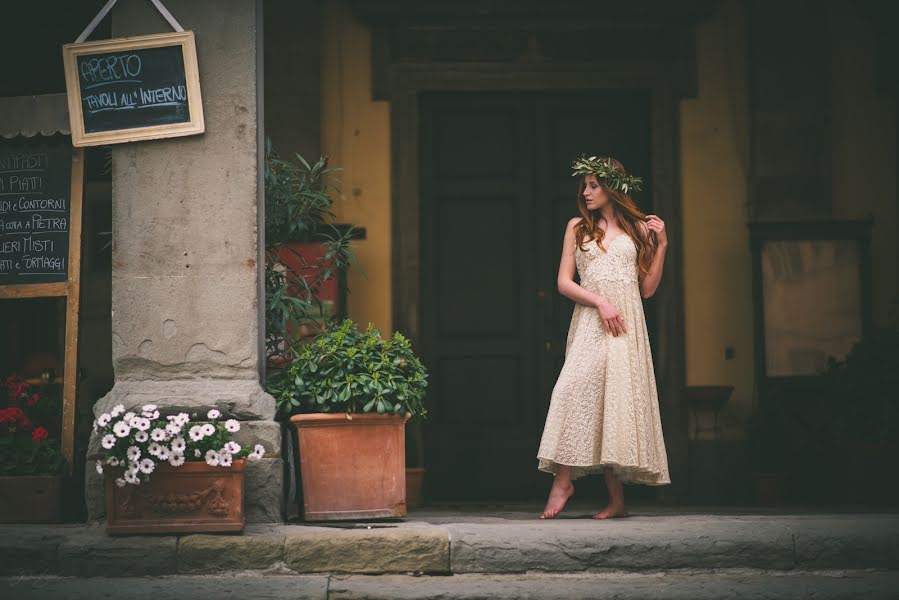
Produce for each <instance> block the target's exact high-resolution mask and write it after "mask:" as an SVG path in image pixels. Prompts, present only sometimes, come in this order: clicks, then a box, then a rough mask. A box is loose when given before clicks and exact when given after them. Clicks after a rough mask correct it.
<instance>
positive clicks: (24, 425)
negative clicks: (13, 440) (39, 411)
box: [19, 417, 34, 431]
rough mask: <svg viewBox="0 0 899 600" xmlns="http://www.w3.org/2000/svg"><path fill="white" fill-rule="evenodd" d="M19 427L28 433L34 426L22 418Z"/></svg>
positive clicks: (28, 420) (29, 420) (25, 418)
mask: <svg viewBox="0 0 899 600" xmlns="http://www.w3.org/2000/svg"><path fill="white" fill-rule="evenodd" d="M19 427H21V428H22V429H24V430H25V431H29V430H30V429H31V428H32V427H34V424H33V423H32V422H31V419H29V418H28V417H22V420H21V421H20V422H19Z"/></svg>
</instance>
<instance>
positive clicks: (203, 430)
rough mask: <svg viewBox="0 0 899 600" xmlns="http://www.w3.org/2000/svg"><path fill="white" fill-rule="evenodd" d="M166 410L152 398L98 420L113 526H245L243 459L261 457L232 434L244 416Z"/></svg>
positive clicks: (123, 529)
mask: <svg viewBox="0 0 899 600" xmlns="http://www.w3.org/2000/svg"><path fill="white" fill-rule="evenodd" d="M193 417H194V420H193V421H192V420H191V415H188V414H187V413H183V412H182V413H179V414H176V415H167V416H163V415H161V414H160V411H159V409H158V407H156V406H155V405H152V404H147V405H145V406H143V407H142V408H141V409H140V411H139V412H133V411H128V410H126V409H125V407H124V406H123V405H121V404H119V405H117V406H116V407H114V408H113V409H112V411H111V412H109V413H104V414H101V415H100V416H99V417H97V419H96V421H95V422H94V428H95V430H96V431H97V433H98V434H99V435H98V437H99V439H100V445H101V446H102V449H103V450H102V452H103V458H102V459H101V460H99V461H98V462H97V467H96V468H97V471H98V472H99V473H100V474H101V475H105V477H106V516H107V527H106V529H107V532H108V533H110V534H112V535H116V534H127V533H192V532H223V531H241V530H242V529H243V527H244V489H243V488H244V465H245V459H247V458H249V459H251V460H253V459H258V458H261V457H262V456H263V454H264V453H265V448H263V447H262V445H261V444H257V445H256V446H255V448H254V449H253V450H252V452H251V451H250V450H249V449H247V448H242V447H241V446H240V444H238V443H237V442H235V441H234V440H233V435H234V434H235V433H237V432H238V431H239V430H240V422H239V421H237V420H236V419H227V420H225V421H224V422H221V420H220V417H221V413H220V412H219V411H218V410H216V409H212V410H210V411H209V412H208V413H207V415H206V418H207V420H206V421H205V422H196V417H197V415H196V414H195V415H193Z"/></svg>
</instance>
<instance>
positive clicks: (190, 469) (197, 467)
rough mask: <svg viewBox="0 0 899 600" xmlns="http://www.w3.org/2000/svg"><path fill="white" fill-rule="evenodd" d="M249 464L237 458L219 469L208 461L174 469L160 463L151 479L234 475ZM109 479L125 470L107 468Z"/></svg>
mask: <svg viewBox="0 0 899 600" xmlns="http://www.w3.org/2000/svg"><path fill="white" fill-rule="evenodd" d="M246 464H247V459H246V458H237V459H235V460H234V461H233V462H232V463H231V466H230V467H219V466H215V467H212V466H209V465H207V464H206V461H203V460H192V461H188V462H185V463H184V464H183V465H181V466H180V467H173V466H172V465H170V464H169V463H160V464H157V465H156V468H155V469H153V472H152V473H150V477H153V475H155V474H156V473H160V472H161V473H203V472H206V471H221V472H223V473H233V472H234V471H243V470H244V467H245V466H246ZM103 472H104V473H105V474H106V476H107V477H112V476H113V475H116V474H119V473H123V472H124V469H122V467H107V468H105V469H104V471H103Z"/></svg>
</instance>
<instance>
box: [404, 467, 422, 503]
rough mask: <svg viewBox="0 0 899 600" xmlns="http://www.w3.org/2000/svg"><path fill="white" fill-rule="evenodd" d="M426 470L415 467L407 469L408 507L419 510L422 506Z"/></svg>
mask: <svg viewBox="0 0 899 600" xmlns="http://www.w3.org/2000/svg"><path fill="white" fill-rule="evenodd" d="M424 477H425V469H423V468H422V467H413V468H407V469H406V506H407V507H408V508H418V507H419V506H421V491H422V488H423V487H424Z"/></svg>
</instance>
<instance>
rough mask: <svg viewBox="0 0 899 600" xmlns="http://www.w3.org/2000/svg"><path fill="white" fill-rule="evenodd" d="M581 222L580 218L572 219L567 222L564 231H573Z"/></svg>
mask: <svg viewBox="0 0 899 600" xmlns="http://www.w3.org/2000/svg"><path fill="white" fill-rule="evenodd" d="M580 222H581V217H574V218H572V219H569V220H568V225H566V226H565V228H566V229H574V226H575V225H577V224H578V223H580Z"/></svg>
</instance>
